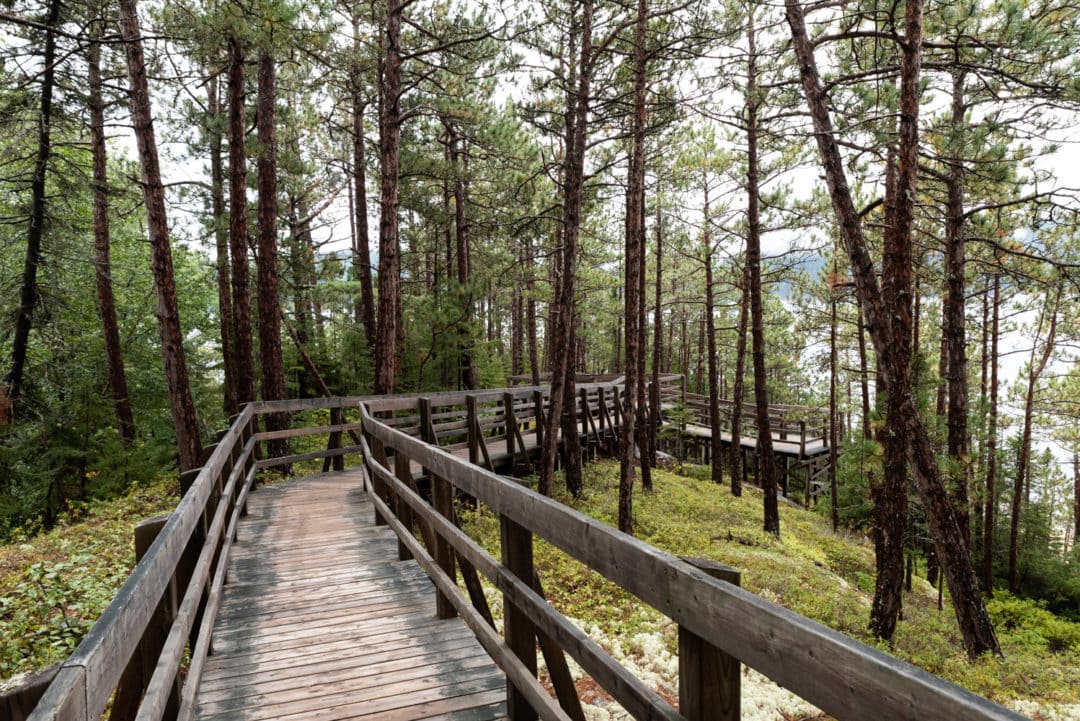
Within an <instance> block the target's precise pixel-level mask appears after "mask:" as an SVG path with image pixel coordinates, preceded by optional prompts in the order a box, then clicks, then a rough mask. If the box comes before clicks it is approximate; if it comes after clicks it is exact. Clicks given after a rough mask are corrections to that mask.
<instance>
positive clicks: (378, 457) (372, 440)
mask: <svg viewBox="0 0 1080 721" xmlns="http://www.w3.org/2000/svg"><path fill="white" fill-rule="evenodd" d="M364 433H365V434H366V435H367V438H368V448H370V449H371V456H372V458H371V460H373V461H374V462H375V463H378V464H379V465H380V466H382V467H383V468H386V467H387V463H386V446H384V445H383V442H382V441H380V440H379V439H378V438H376V437H375V436H374V435H373V434H372V433H370V432H368V431H367V430H366V429H365V430H364ZM371 486H372V489H371V490H372V491H373V492H374V493H375V495H376V496H378V497H379V498H381V499H383V500H384V501H388V500H389V496H387V493H386V484H385V483H383V480H382V478H380V477H379V474H378V473H372V474H371ZM375 525H376V526H385V525H386V519H385V518H383V516H382V514H381V513H379V509H377V508H376V509H375Z"/></svg>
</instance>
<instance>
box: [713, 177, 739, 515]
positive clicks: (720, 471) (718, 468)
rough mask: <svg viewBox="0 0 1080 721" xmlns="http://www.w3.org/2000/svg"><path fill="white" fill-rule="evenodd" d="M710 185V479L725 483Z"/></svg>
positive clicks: (735, 484)
mask: <svg viewBox="0 0 1080 721" xmlns="http://www.w3.org/2000/svg"><path fill="white" fill-rule="evenodd" d="M707 191H708V188H707V187H706V193H705V229H704V233H703V239H704V241H705V333H706V335H707V336H708V341H707V343H708V351H707V352H708V354H709V363H708V365H709V455H710V456H711V459H712V462H711V463H710V471H709V473H710V478H712V481H713V483H716V484H722V483H723V482H724V463H723V441H722V439H721V420H720V389H719V388H718V387H717V386H718V385H719V378H718V376H719V370H718V369H717V367H716V365H717V358H716V291H715V289H714V287H713V268H712V264H713V247H712V232H711V225H710V223H711V222H712V221H711V219H710V218H709V195H708V192H707ZM731 454H732V456H733V457H734V456H740V459H741V454H740V453H739V448H738V444H737V442H735V441H734V440H733V441H732V446H731ZM731 492H732V494H733V495H736V496H741V495H742V476H737V475H734V472H733V474H732V476H731Z"/></svg>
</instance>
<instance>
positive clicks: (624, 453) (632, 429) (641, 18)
mask: <svg viewBox="0 0 1080 721" xmlns="http://www.w3.org/2000/svg"><path fill="white" fill-rule="evenodd" d="M645 72H646V57H645V1H644V0H638V3H637V20H636V22H635V30H634V105H633V120H632V124H631V125H632V128H631V150H630V159H629V167H628V171H627V179H626V228H625V232H626V238H625V247H626V251H625V254H624V256H623V261H624V264H625V279H626V282H625V296H624V302H625V312H624V315H625V316H626V335H625V349H626V353H625V355H626V374H625V386H624V387H625V389H626V392H625V393H624V394H623V412H622V424H623V425H622V438H621V443H620V455H619V530H621V531H624V532H626V533H633V532H634V519H633V515H632V489H633V483H634V466H635V458H634V451H635V446H641V448H640V453H641V455H642V461H645V460H646V458H645V456H647V455H648V449H647V448H646V447H645V446H644V445H642V444H641V440H642V439H643V437H644V436H643V433H642V430H643V424H644V421H645V412H644V408H643V407H642V406H643V405H644V402H645V388H644V383H645V378H644V370H645V363H644V360H645V358H644V348H643V343H642V342H643V340H644V335H645V333H644V331H645V329H644V328H643V325H644V322H643V321H644V312H643V309H644V298H643V295H644V287H645V278H644V270H645V262H644V260H645V258H644V256H645V248H644V245H645V218H644V210H645V81H646V77H645ZM646 467H647V463H642V474H643V476H644V473H645V470H646ZM642 481H643V482H644V477H643V478H642Z"/></svg>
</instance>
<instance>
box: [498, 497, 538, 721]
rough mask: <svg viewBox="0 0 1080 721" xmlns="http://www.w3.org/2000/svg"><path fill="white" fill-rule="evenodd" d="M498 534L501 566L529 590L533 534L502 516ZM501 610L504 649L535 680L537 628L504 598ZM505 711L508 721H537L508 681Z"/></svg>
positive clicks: (530, 709)
mask: <svg viewBox="0 0 1080 721" xmlns="http://www.w3.org/2000/svg"><path fill="white" fill-rule="evenodd" d="M499 530H500V541H501V546H502V562H503V564H504V565H506V567H507V568H509V569H510V572H511V573H513V574H514V575H515V576H517V577H518V578H520V579H521V580H522V581H524V582H525V583H527V584H529V585H530V586H531V585H532V584H533V578H534V575H535V573H536V571H535V569H534V568H533V539H532V533H530V532H529V531H528V530H526V529H525V528H523V527H522V526H520V525H518V524H517V523H514V522H513V521H511V520H510V519H509V518H507V517H506V516H502V515H500V516H499ZM503 609H504V615H503V619H504V620H503V628H504V630H505V636H506V645H507V646H509V647H510V650H511V651H513V652H514V655H515V656H517V657H518V658H519V659H521V662H522V663H523V664H524V665H525V668H526V669H528V671H529V673H531V674H532V675H533V676H536V628H535V627H534V626H533V623H532V621H530V620H529V616H528V614H526V613H525V612H524V611H522V610H521V609H519V608H518V607H517V606H515V605H514V603H513V601H512V600H511V598H510V597H509V596H507V595H505V594H504V595H503ZM506 710H507V716H508V717H509V718H510V721H536V719H537V718H538V717H537V713H536V711H534V710H533V708H532V706H530V705H529V702H528V701H527V700H526V697H525V696H524V694H522V693H521V692H520V691H518V690H517V688H515V687H514V684H513V683H512V682H511V681H510V680H509V679H507V681H506Z"/></svg>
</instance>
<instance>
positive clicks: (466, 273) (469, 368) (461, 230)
mask: <svg viewBox="0 0 1080 721" xmlns="http://www.w3.org/2000/svg"><path fill="white" fill-rule="evenodd" d="M443 122H444V124H445V125H446V131H447V133H448V134H449V137H450V139H449V143H448V147H449V150H450V166H451V167H452V168H453V169H454V231H455V238H456V240H457V271H458V283H459V284H460V288H461V292H462V304H463V307H462V309H461V322H460V323H459V324H458V329H457V332H458V352H459V353H460V358H461V377H462V381H463V383H464V386H465V388H466V389H467V390H474V389H475V388H476V366H475V364H474V363H473V337H472V322H473V315H474V314H475V312H476V311H475V309H474V307H473V290H472V285H471V283H472V267H471V266H472V257H471V256H472V252H471V249H470V248H469V220H468V216H467V215H466V207H465V206H466V204H467V203H468V189H467V187H466V185H465V175H466V173H467V172H468V170H467V165H466V164H467V162H468V161H467V160H466V153H465V152H464V151H463V149H462V148H461V147H459V145H458V143H459V142H460V140H461V139H460V138H459V137H458V135H457V130H456V128H454V126H453V124H452V123H450V121H449V120H444V121H443Z"/></svg>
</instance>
